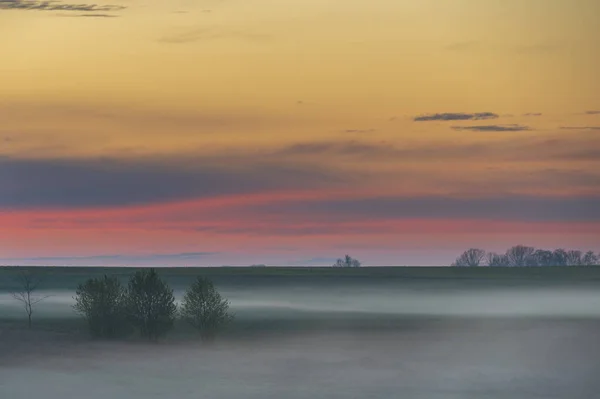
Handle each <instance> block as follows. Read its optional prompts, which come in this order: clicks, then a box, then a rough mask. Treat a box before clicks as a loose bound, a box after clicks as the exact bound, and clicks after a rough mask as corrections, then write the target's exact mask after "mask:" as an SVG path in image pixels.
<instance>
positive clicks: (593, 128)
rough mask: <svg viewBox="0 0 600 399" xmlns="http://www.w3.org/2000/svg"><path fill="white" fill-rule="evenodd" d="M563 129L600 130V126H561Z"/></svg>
mask: <svg viewBox="0 0 600 399" xmlns="http://www.w3.org/2000/svg"><path fill="white" fill-rule="evenodd" d="M560 128H561V129H562V130H600V126H561V127H560Z"/></svg>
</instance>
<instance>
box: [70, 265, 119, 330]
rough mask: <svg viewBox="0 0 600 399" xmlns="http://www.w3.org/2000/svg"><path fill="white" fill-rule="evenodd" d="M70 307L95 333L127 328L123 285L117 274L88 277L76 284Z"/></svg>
mask: <svg viewBox="0 0 600 399" xmlns="http://www.w3.org/2000/svg"><path fill="white" fill-rule="evenodd" d="M74 299H75V305H73V308H74V309H75V311H76V312H77V313H79V314H80V315H81V316H83V318H85V319H86V321H87V322H88V326H89V329H90V333H91V334H92V335H93V336H95V337H102V338H112V337H115V336H117V335H118V334H120V333H124V332H125V331H126V327H127V325H126V317H125V316H126V314H125V289H124V288H123V287H122V286H121V283H120V282H119V280H118V279H117V278H116V277H108V276H104V277H103V278H90V279H89V280H87V281H86V282H85V283H83V284H79V285H78V286H77V291H76V292H75V297H74Z"/></svg>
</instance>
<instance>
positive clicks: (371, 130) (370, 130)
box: [343, 129, 377, 134]
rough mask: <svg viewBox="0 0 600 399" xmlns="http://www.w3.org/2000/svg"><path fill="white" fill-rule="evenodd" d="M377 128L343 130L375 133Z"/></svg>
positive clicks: (345, 131) (346, 131)
mask: <svg viewBox="0 0 600 399" xmlns="http://www.w3.org/2000/svg"><path fill="white" fill-rule="evenodd" d="M376 131H377V130H376V129H346V130H344V131H343V132H344V133H361V134H363V133H374V132H376Z"/></svg>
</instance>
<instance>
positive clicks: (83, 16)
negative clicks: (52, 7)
mask: <svg viewBox="0 0 600 399" xmlns="http://www.w3.org/2000/svg"><path fill="white" fill-rule="evenodd" d="M57 15H58V16H60V17H72V18H117V17H118V15H113V14H57Z"/></svg>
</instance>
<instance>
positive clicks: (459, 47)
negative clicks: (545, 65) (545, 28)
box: [444, 40, 565, 55]
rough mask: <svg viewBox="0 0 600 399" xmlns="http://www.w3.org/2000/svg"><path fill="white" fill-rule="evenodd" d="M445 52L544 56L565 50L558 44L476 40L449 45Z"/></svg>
mask: <svg viewBox="0 0 600 399" xmlns="http://www.w3.org/2000/svg"><path fill="white" fill-rule="evenodd" d="M444 48H445V49H446V50H450V51H459V52H463V53H469V52H471V53H475V52H477V53H481V52H499V53H504V54H517V55H545V54H552V53H555V52H557V51H560V50H561V49H563V48H565V46H564V45H560V44H558V43H532V44H524V45H510V44H508V45H507V44H499V43H493V42H483V41H477V40H471V41H463V42H456V43H452V44H449V45H447V46H445V47H444Z"/></svg>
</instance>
